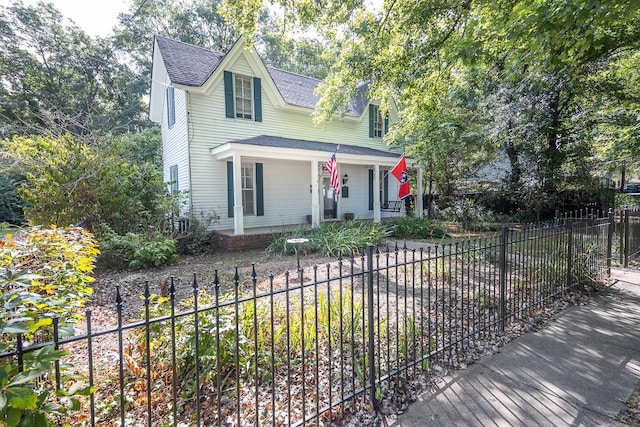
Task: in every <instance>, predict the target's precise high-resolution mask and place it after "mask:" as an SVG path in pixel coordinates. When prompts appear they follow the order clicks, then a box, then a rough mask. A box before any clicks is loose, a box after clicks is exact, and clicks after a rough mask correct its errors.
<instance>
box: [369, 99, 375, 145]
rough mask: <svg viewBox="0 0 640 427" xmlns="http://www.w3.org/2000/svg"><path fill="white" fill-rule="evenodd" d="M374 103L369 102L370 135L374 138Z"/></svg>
mask: <svg viewBox="0 0 640 427" xmlns="http://www.w3.org/2000/svg"><path fill="white" fill-rule="evenodd" d="M374 136H375V135H374V133H373V104H369V137H370V138H373V137H374Z"/></svg>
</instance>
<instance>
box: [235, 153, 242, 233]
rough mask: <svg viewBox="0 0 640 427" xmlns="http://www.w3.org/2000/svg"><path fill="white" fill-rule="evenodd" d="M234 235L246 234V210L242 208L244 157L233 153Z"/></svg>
mask: <svg viewBox="0 0 640 427" xmlns="http://www.w3.org/2000/svg"><path fill="white" fill-rule="evenodd" d="M233 233H234V234H235V235H236V236H240V235H243V234H244V210H243V208H242V156H240V154H237V153H233Z"/></svg>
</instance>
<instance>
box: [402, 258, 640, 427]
mask: <svg viewBox="0 0 640 427" xmlns="http://www.w3.org/2000/svg"><path fill="white" fill-rule="evenodd" d="M612 277H613V278H614V279H616V282H615V283H614V285H613V286H611V288H609V289H607V290H605V291H603V292H601V293H600V294H599V295H597V296H595V297H594V298H592V299H591V300H589V302H588V303H587V305H585V306H575V307H570V308H568V309H567V310H565V311H564V312H563V313H561V314H560V315H559V316H558V317H557V318H556V319H555V320H554V321H552V322H551V324H549V325H548V326H547V327H546V328H544V329H543V330H541V331H538V332H534V333H529V334H525V335H523V336H521V337H519V338H517V339H516V340H514V341H512V342H511V343H509V344H507V345H506V346H505V347H503V348H502V349H501V351H500V352H499V353H496V354H493V355H491V356H489V357H487V358H485V359H482V360H480V361H479V362H476V363H474V364H472V365H470V366H469V368H468V369H467V370H463V371H458V372H456V373H455V374H453V375H452V376H450V377H447V378H445V379H444V381H443V382H441V383H440V384H439V388H438V390H437V391H435V392H433V393H427V394H425V395H423V396H422V398H421V399H420V400H418V401H417V402H415V403H413V404H412V405H411V406H410V407H409V409H408V410H407V411H406V412H405V413H404V414H402V415H400V416H399V417H398V420H397V421H396V422H394V423H393V424H392V425H393V426H402V427H413V426H416V427H417V426H421V427H422V426H623V425H625V424H622V423H620V422H617V421H615V420H614V417H615V416H616V414H617V413H618V412H619V411H620V410H621V409H623V408H624V404H623V402H624V401H625V400H626V399H627V398H628V397H629V396H630V395H631V392H632V391H633V389H634V387H635V386H636V384H637V383H638V381H640V272H639V271H636V270H622V269H614V270H613V271H612Z"/></svg>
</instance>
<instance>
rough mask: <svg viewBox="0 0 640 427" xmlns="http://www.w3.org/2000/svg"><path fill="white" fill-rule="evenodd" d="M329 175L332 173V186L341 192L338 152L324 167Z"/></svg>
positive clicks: (338, 192) (337, 192) (337, 191)
mask: <svg viewBox="0 0 640 427" xmlns="http://www.w3.org/2000/svg"><path fill="white" fill-rule="evenodd" d="M324 168H325V169H326V170H327V172H329V175H331V186H332V187H333V188H334V189H335V190H336V194H340V180H339V179H338V162H337V161H336V153H333V155H332V156H331V158H330V159H329V163H327V165H326V166H325V167H324Z"/></svg>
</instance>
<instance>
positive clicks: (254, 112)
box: [224, 71, 262, 122]
mask: <svg viewBox="0 0 640 427" xmlns="http://www.w3.org/2000/svg"><path fill="white" fill-rule="evenodd" d="M224 102H225V115H226V117H228V118H230V119H234V118H237V119H245V120H253V121H256V122H261V121H262V85H261V83H260V79H259V78H258V77H249V76H243V75H241V74H234V73H232V72H231V71H225V72H224Z"/></svg>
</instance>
